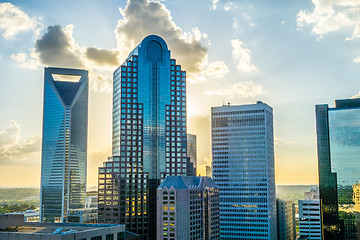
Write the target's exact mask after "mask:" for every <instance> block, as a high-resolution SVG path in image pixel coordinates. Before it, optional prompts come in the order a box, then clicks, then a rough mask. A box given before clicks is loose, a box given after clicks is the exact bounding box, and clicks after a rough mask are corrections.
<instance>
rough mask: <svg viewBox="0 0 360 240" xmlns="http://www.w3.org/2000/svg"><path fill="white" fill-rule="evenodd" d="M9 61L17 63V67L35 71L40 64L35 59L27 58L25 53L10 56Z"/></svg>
mask: <svg viewBox="0 0 360 240" xmlns="http://www.w3.org/2000/svg"><path fill="white" fill-rule="evenodd" d="M11 59H12V60H14V61H15V62H17V64H18V65H19V67H21V68H25V69H31V70H36V69H38V68H39V66H40V62H39V60H38V59H37V57H34V56H32V57H29V56H28V55H27V54H26V53H17V54H11Z"/></svg>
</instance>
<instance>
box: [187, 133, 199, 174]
mask: <svg viewBox="0 0 360 240" xmlns="http://www.w3.org/2000/svg"><path fill="white" fill-rule="evenodd" d="M187 156H188V158H189V160H190V161H188V170H187V175H188V176H196V169H197V157H196V135H193V134H187Z"/></svg>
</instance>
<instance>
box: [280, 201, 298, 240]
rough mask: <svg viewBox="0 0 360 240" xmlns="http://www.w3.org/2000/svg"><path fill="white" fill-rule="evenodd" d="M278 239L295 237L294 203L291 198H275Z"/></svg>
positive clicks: (283, 239)
mask: <svg viewBox="0 0 360 240" xmlns="http://www.w3.org/2000/svg"><path fill="white" fill-rule="evenodd" d="M276 215H277V234H278V238H277V239H278V240H295V239H296V221H295V203H294V201H291V200H282V199H276Z"/></svg>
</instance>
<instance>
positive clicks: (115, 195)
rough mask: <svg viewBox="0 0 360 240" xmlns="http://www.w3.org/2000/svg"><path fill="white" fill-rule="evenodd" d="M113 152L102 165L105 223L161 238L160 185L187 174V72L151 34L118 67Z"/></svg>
mask: <svg viewBox="0 0 360 240" xmlns="http://www.w3.org/2000/svg"><path fill="white" fill-rule="evenodd" d="M113 77H114V84H113V87H114V90H113V157H111V158H109V160H108V161H107V162H105V163H104V167H101V168H99V205H98V209H99V218H98V220H99V222H106V223H107V222H111V223H121V224H125V226H126V228H127V229H128V230H130V231H131V232H135V233H138V234H140V235H141V236H142V238H143V239H155V238H156V222H155V221H150V219H156V189H157V187H158V186H159V184H160V181H161V180H162V179H164V178H165V177H166V176H171V175H186V174H187V136H186V72H185V71H183V70H182V69H181V66H180V65H177V64H176V60H175V59H171V58H170V50H168V47H167V45H166V42H165V41H164V40H163V39H162V38H160V37H158V36H155V35H150V36H147V37H146V38H144V40H143V41H142V42H141V43H140V44H139V45H138V46H137V47H136V48H135V49H134V50H133V51H132V52H131V53H130V54H129V56H128V57H127V58H126V60H125V62H124V63H123V64H122V65H121V66H120V67H119V68H118V69H117V70H116V71H115V72H114V76H113Z"/></svg>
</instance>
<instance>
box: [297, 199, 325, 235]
mask: <svg viewBox="0 0 360 240" xmlns="http://www.w3.org/2000/svg"><path fill="white" fill-rule="evenodd" d="M299 234H300V237H304V238H306V237H307V238H308V239H309V240H321V219H320V200H299Z"/></svg>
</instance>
